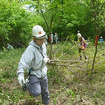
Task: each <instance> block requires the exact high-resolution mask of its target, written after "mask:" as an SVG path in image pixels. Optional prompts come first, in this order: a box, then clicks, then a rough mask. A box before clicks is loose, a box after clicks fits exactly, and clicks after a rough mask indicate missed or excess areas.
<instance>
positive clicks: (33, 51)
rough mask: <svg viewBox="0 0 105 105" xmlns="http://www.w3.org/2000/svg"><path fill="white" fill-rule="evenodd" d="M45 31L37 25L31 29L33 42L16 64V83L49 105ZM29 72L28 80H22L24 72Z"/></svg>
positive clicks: (45, 104)
mask: <svg viewBox="0 0 105 105" xmlns="http://www.w3.org/2000/svg"><path fill="white" fill-rule="evenodd" d="M45 35H46V33H45V31H44V30H43V28H42V27H41V26H39V25H35V26H34V27H33V29H32V36H33V40H32V41H31V42H30V43H29V46H28V47H27V49H26V50H25V52H24V53H23V55H22V57H21V59H20V62H19V64H18V71H17V74H18V81H19V84H20V85H21V86H22V89H23V90H24V91H25V90H28V91H29V93H30V94H31V95H32V96H39V95H40V94H41V97H42V103H43V104H44V105H48V104H49V91H48V78H47V67H46V63H47V62H49V61H50V60H49V58H48V57H47V54H46V45H45V43H44V40H45ZM26 69H27V70H28V71H29V78H28V80H27V81H25V79H24V71H25V70H26Z"/></svg>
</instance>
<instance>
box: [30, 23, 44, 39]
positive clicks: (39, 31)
mask: <svg viewBox="0 0 105 105" xmlns="http://www.w3.org/2000/svg"><path fill="white" fill-rule="evenodd" d="M45 34H46V33H45V31H44V30H43V28H42V27H41V26H39V25H35V26H34V27H33V28H32V36H34V37H36V38H40V37H44V36H45Z"/></svg>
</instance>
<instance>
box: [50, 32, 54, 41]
mask: <svg viewBox="0 0 105 105" xmlns="http://www.w3.org/2000/svg"><path fill="white" fill-rule="evenodd" d="M51 43H54V35H53V33H52V32H51Z"/></svg>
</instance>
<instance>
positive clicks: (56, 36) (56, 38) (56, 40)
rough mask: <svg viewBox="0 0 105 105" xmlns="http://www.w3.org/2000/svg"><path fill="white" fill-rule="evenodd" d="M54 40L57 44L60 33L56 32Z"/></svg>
mask: <svg viewBox="0 0 105 105" xmlns="http://www.w3.org/2000/svg"><path fill="white" fill-rule="evenodd" d="M54 40H55V43H56V44H57V43H58V35H57V33H55V36H54Z"/></svg>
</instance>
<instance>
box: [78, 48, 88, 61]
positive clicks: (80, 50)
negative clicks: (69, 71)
mask: <svg viewBox="0 0 105 105" xmlns="http://www.w3.org/2000/svg"><path fill="white" fill-rule="evenodd" d="M82 51H83V55H84V58H85V59H87V57H86V55H85V51H84V50H83V49H81V48H79V56H80V60H81V59H82V55H81V52H82Z"/></svg>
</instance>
